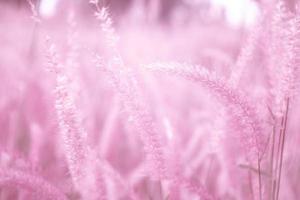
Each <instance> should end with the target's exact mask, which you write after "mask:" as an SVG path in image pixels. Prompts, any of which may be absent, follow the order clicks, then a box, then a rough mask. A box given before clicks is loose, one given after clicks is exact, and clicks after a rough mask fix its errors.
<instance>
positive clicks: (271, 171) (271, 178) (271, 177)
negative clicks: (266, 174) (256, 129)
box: [269, 125, 276, 200]
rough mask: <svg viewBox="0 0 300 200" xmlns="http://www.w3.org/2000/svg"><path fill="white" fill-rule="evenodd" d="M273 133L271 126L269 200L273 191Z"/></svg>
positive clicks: (274, 129) (274, 128) (274, 130)
mask: <svg viewBox="0 0 300 200" xmlns="http://www.w3.org/2000/svg"><path fill="white" fill-rule="evenodd" d="M275 132H276V127H275V125H274V126H273V131H272V147H271V161H270V162H271V163H270V194H269V196H270V200H272V189H273V164H274V151H275Z"/></svg>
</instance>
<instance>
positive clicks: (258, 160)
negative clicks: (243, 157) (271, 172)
mask: <svg viewBox="0 0 300 200" xmlns="http://www.w3.org/2000/svg"><path fill="white" fill-rule="evenodd" d="M260 162H261V161H260V159H257V169H258V186H259V200H262V184H261V170H260Z"/></svg>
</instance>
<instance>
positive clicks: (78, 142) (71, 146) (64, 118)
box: [48, 40, 105, 200]
mask: <svg viewBox="0 0 300 200" xmlns="http://www.w3.org/2000/svg"><path fill="white" fill-rule="evenodd" d="M48 44H49V40H48ZM48 59H49V60H48V64H49V67H50V70H51V71H54V72H55V76H56V90H55V96H56V106H55V110H56V112H57V116H58V122H59V129H60V136H61V141H62V145H63V147H64V149H65V154H66V159H67V163H68V167H69V170H70V173H71V177H72V179H73V183H74V185H75V188H76V189H77V190H78V191H80V192H81V193H82V197H83V198H88V199H95V200H96V199H97V200H98V199H99V200H101V199H105V189H104V188H105V187H104V180H103V174H101V170H99V168H97V165H94V164H93V163H94V160H95V159H96V155H95V153H94V152H93V151H91V150H90V149H89V147H88V143H87V133H86V132H85V130H84V129H83V126H82V123H81V119H80V116H79V112H78V110H77V108H76V105H75V97H74V96H73V93H72V92H71V87H70V79H69V77H68V76H67V74H66V72H65V71H64V70H65V69H64V68H63V66H62V65H61V64H60V62H59V61H58V58H57V54H56V50H55V47H54V45H53V44H49V52H48ZM83 187H85V188H86V189H85V190H82V188H83Z"/></svg>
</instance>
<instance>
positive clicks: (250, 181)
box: [248, 170, 254, 199]
mask: <svg viewBox="0 0 300 200" xmlns="http://www.w3.org/2000/svg"><path fill="white" fill-rule="evenodd" d="M248 180H249V186H250V196H251V197H252V198H251V199H254V195H253V188H252V176H251V170H249V171H248Z"/></svg>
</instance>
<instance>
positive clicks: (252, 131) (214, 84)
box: [146, 62, 265, 159]
mask: <svg viewBox="0 0 300 200" xmlns="http://www.w3.org/2000/svg"><path fill="white" fill-rule="evenodd" d="M146 68H147V69H149V70H153V71H156V72H162V73H166V74H173V75H177V76H179V77H183V78H185V79H187V80H191V81H194V82H197V83H200V84H201V85H202V86H203V87H205V88H207V89H209V91H210V92H211V93H212V94H213V95H215V96H217V97H219V99H220V100H221V101H222V102H223V104H224V106H226V107H227V109H229V110H230V115H231V117H232V120H234V121H236V122H237V123H238V130H239V132H240V134H241V135H240V136H239V137H240V139H241V141H242V143H243V145H244V147H245V148H246V152H247V153H248V155H249V156H250V157H252V158H255V159H257V158H258V159H261V157H262V156H263V152H264V149H265V141H264V139H263V138H264V135H263V132H262V128H263V126H262V124H261V121H260V119H259V117H258V115H257V111H256V108H255V106H254V104H253V103H250V102H249V101H248V99H247V98H246V97H245V96H244V95H242V93H241V92H240V91H239V90H237V89H233V88H230V87H229V86H228V85H227V84H225V82H224V81H223V80H222V79H221V78H219V77H217V76H216V74H211V73H209V72H208V71H207V70H205V69H204V68H199V67H197V66H190V65H188V64H180V63H176V62H171V63H154V64H150V65H147V66H146Z"/></svg>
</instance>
